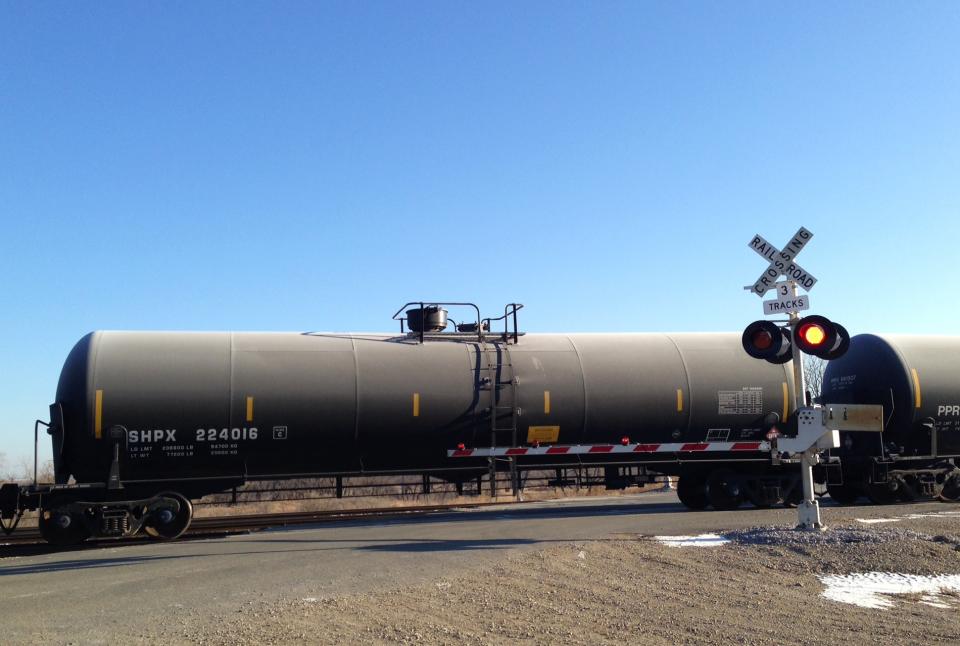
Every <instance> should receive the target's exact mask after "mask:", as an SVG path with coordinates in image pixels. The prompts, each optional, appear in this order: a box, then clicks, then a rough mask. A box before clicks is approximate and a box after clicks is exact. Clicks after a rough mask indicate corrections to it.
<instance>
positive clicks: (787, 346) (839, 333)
mask: <svg viewBox="0 0 960 646" xmlns="http://www.w3.org/2000/svg"><path fill="white" fill-rule="evenodd" d="M794 321H795V322H794ZM794 321H792V322H791V326H792V328H793V333H792V334H791V331H790V327H780V326H778V325H777V324H776V323H774V322H772V321H763V320H761V321H754V322H753V323H751V324H750V325H748V326H747V328H746V329H745V330H744V331H743V339H742V342H743V349H744V350H746V351H747V354H749V355H750V356H751V357H753V358H754V359H764V360H766V361H769V362H770V363H777V364H779V363H786V362H788V361H790V359H792V358H793V357H794V354H798V353H801V352H803V353H806V354H812V355H813V356H815V357H820V358H821V359H828V360H829V359H836V358H837V357H840V356H842V355H843V354H844V353H845V352H846V351H847V348H848V347H849V346H850V334H849V333H848V332H847V329H846V328H845V327H843V326H842V325H840V324H839V323H834V322H833V321H831V320H830V319H828V318H827V317H825V316H817V315H816V314H814V315H813V316H806V317H804V318H801V319H794Z"/></svg>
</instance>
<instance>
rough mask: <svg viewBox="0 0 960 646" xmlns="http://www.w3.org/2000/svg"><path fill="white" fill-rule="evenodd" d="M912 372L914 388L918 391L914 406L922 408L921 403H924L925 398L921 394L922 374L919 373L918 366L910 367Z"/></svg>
mask: <svg viewBox="0 0 960 646" xmlns="http://www.w3.org/2000/svg"><path fill="white" fill-rule="evenodd" d="M910 374H912V375H913V389H914V392H915V393H916V397H915V401H914V406H915V407H916V408H920V405H921V404H922V403H923V398H922V397H921V396H920V375H918V374H917V369H916V368H910Z"/></svg>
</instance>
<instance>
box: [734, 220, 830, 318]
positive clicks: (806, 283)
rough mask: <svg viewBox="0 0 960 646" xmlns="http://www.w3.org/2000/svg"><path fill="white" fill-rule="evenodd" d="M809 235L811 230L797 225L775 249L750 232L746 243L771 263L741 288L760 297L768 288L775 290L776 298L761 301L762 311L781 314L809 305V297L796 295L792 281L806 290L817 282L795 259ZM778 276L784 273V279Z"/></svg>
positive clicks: (761, 237)
mask: <svg viewBox="0 0 960 646" xmlns="http://www.w3.org/2000/svg"><path fill="white" fill-rule="evenodd" d="M812 237H813V233H811V232H810V231H807V230H806V229H804V228H803V227H800V230H799V231H797V232H796V233H795V234H794V235H793V237H792V238H790V240H789V241H788V242H787V244H786V245H784V247H783V249H777V248H776V247H774V246H773V245H772V244H770V243H769V242H767V241H766V240H765V239H764V238H763V236H761V235H759V234H758V235H755V236H753V239H752V240H750V242H749V243H748V245H747V246H749V247H750V248H751V249H753V250H754V251H756V252H757V253H758V254H760V255H761V256H762V257H763V258H765V259H766V260H767V261H768V262H769V263H770V264H769V266H768V267H767V268H766V269H765V270H764V272H763V273H762V274H760V277H759V278H757V280H755V281H754V283H753V285H747V286H746V287H744V289H747V290H750V291H752V292H753V293H754V294H756V295H757V296H759V297H760V298H763V297H764V295H765V294H766V293H767V292H768V291H770V290H771V289H776V290H777V299H776V300H772V301H764V302H763V311H764V313H765V314H768V315H769V314H780V313H786V312H797V311H800V310H806V309H810V299H809V297H807V296H806V295H804V296H797V294H796V292H795V290H794V289H792V286H791V283H792V284H794V285H797V286H798V287H802V288H803V289H805V290H806V291H808V292H809V291H810V290H811V289H813V286H814V285H816V284H817V279H816V278H814V276H813V274H811V273H810V272H808V271H807V270H806V269H804V268H803V267H801V266H800V265H799V264H797V261H796V258H797V256H798V255H799V254H800V252H801V251H802V250H803V248H804V247H805V246H806V245H807V243H808V242H810V239H811V238H812ZM781 276H785V277H786V279H787V280H784V281H781V280H779V279H780V277H781Z"/></svg>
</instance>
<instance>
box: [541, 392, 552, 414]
mask: <svg viewBox="0 0 960 646" xmlns="http://www.w3.org/2000/svg"><path fill="white" fill-rule="evenodd" d="M543 414H544V415H549V414H550V391H549V390H544V391H543Z"/></svg>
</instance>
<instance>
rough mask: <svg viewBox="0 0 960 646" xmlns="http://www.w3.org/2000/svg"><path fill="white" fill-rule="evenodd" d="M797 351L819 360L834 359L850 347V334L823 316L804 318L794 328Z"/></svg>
mask: <svg viewBox="0 0 960 646" xmlns="http://www.w3.org/2000/svg"><path fill="white" fill-rule="evenodd" d="M793 336H794V338H793V342H794V344H796V346H797V350H799V351H800V352H805V353H807V354H812V355H813V356H815V357H820V358H821V359H827V360H829V359H836V358H838V357H840V356H842V355H843V354H844V353H845V352H846V351H847V348H848V347H849V346H850V334H849V333H848V332H847V329H846V328H845V327H843V326H842V325H839V324H837V323H834V322H833V321H831V320H830V319H828V318H827V317H825V316H818V315H816V314H814V315H812V316H805V317H804V318H802V319H800V320H799V321H797V324H796V326H795V327H794V335H793Z"/></svg>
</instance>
